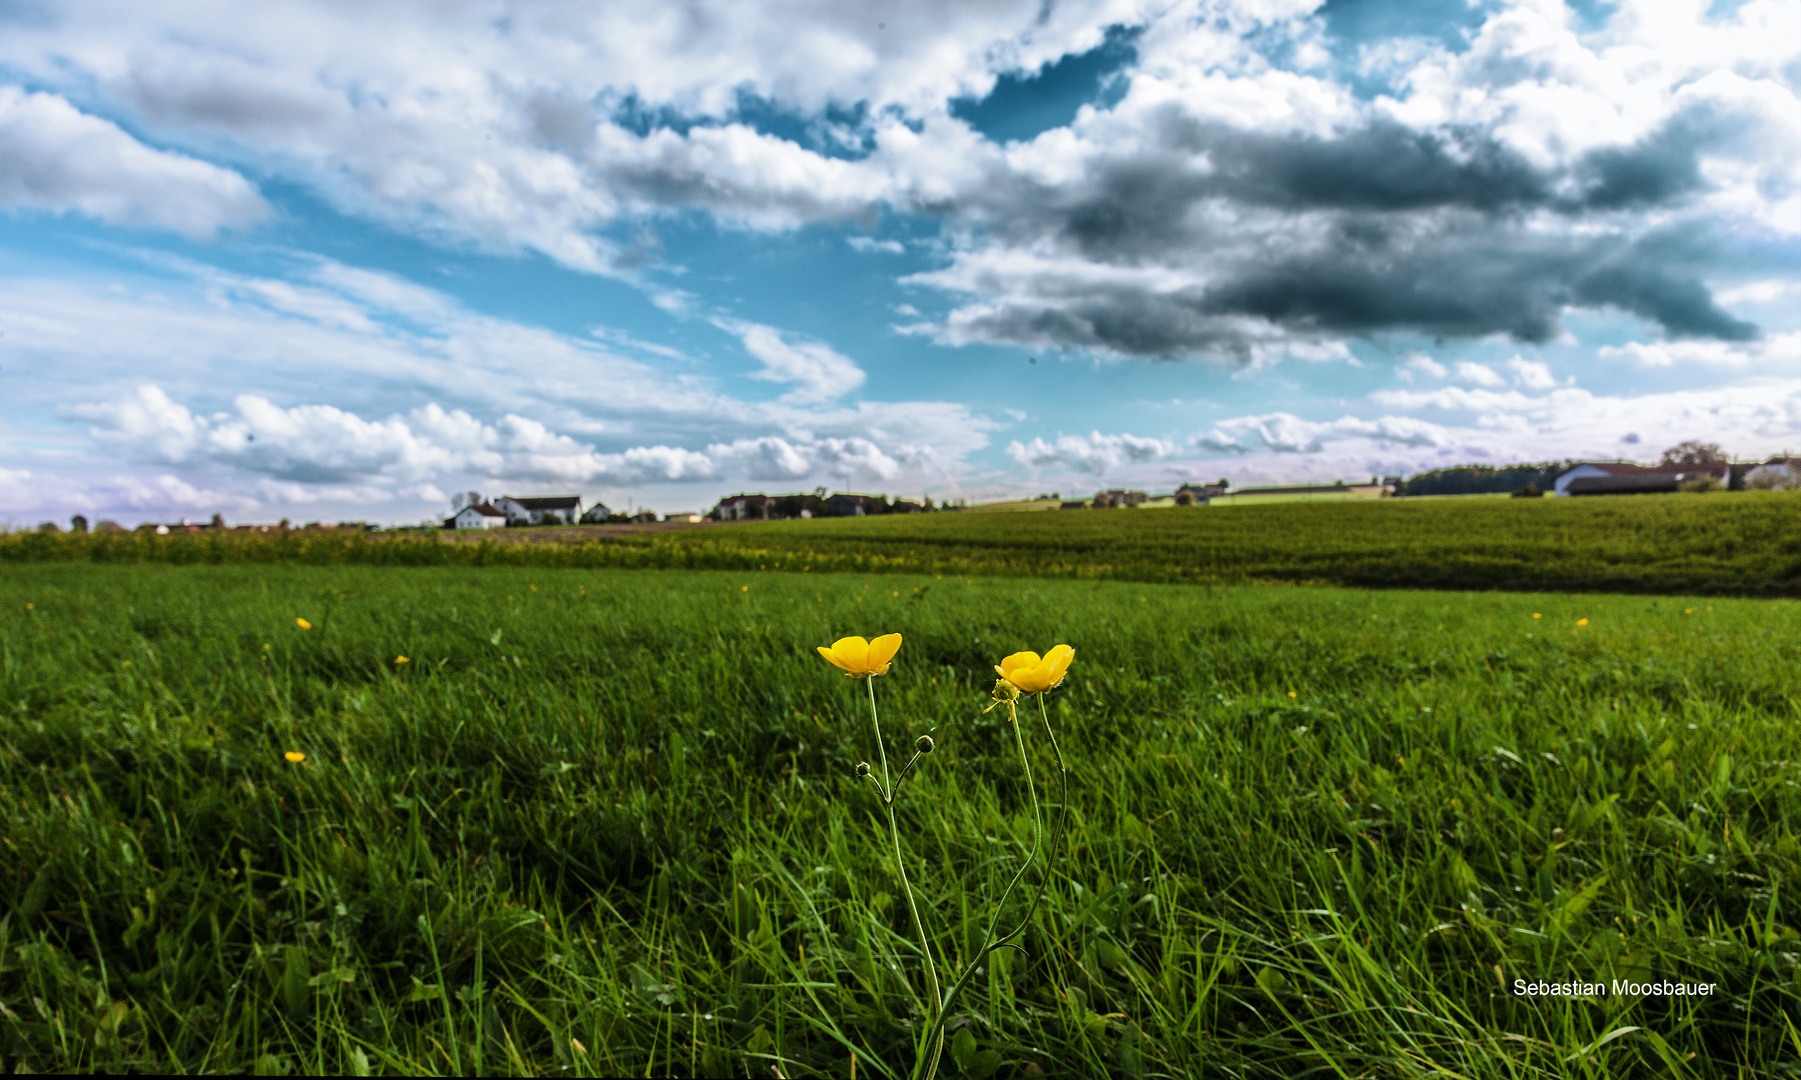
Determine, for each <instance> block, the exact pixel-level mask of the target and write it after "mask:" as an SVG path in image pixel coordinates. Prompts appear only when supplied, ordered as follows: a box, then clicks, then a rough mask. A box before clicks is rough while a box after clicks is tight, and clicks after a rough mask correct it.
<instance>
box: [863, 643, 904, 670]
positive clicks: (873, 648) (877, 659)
mask: <svg viewBox="0 0 1801 1080" xmlns="http://www.w3.org/2000/svg"><path fill="white" fill-rule="evenodd" d="M900 647H901V636H900V635H899V634H883V635H882V636H881V637H879V638H876V639H875V640H874V641H872V642H870V643H869V661H868V663H869V670H870V671H872V672H873V673H875V674H877V675H884V674H886V673H887V671H888V661H890V660H892V659H894V654H895V653H897V652H899V651H900Z"/></svg>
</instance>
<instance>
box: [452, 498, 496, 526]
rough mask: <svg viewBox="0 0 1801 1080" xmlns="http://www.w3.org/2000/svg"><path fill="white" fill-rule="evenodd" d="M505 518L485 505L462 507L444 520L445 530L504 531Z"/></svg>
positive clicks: (476, 504) (477, 504) (475, 504)
mask: <svg viewBox="0 0 1801 1080" xmlns="http://www.w3.org/2000/svg"><path fill="white" fill-rule="evenodd" d="M506 524H507V516H506V515H505V514H503V513H501V512H500V511H499V510H497V509H495V508H494V507H492V506H489V505H488V504H487V503H474V504H471V505H469V506H465V507H463V508H462V509H461V510H458V511H457V512H456V513H455V514H453V515H451V516H450V517H447V518H445V519H444V527H445V528H446V529H504V528H506Z"/></svg>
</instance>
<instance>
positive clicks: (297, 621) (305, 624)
mask: <svg viewBox="0 0 1801 1080" xmlns="http://www.w3.org/2000/svg"><path fill="white" fill-rule="evenodd" d="M294 625H295V626H298V627H300V628H301V629H302V630H311V629H312V628H313V624H312V623H310V622H307V621H306V620H305V619H295V620H294Z"/></svg>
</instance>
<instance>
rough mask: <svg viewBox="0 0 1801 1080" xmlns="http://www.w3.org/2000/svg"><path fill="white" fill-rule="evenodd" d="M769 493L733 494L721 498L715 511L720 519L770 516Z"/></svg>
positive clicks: (753, 518) (750, 519)
mask: <svg viewBox="0 0 1801 1080" xmlns="http://www.w3.org/2000/svg"><path fill="white" fill-rule="evenodd" d="M769 503H770V498H769V496H767V495H732V496H730V497H728V498H724V499H720V500H719V505H717V506H715V507H714V508H713V512H714V513H715V514H717V515H719V520H720V521H756V520H761V519H763V518H766V517H768V516H769Z"/></svg>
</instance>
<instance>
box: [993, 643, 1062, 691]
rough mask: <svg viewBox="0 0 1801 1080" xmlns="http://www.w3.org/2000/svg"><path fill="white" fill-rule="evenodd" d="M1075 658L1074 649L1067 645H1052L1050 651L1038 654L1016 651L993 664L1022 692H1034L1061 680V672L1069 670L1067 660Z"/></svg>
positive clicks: (1054, 684) (995, 668)
mask: <svg viewBox="0 0 1801 1080" xmlns="http://www.w3.org/2000/svg"><path fill="white" fill-rule="evenodd" d="M1075 658H1076V651H1075V650H1074V649H1072V648H1070V647H1069V646H1068V645H1057V646H1054V647H1053V648H1052V649H1051V651H1050V652H1048V653H1045V654H1044V655H1043V656H1039V655H1038V654H1037V653H1035V652H1016V653H1014V654H1013V655H1012V656H1009V657H1007V658H1006V659H1005V660H1002V661H1001V662H1000V663H998V664H996V665H995V666H994V670H995V671H997V672H999V673H1000V677H1001V678H1003V679H1005V680H1007V681H1008V682H1010V683H1012V684H1013V685H1014V686H1017V687H1019V692H1020V693H1022V694H1036V693H1040V692H1042V691H1045V690H1049V689H1050V688H1051V687H1053V686H1056V685H1057V684H1058V683H1060V682H1062V681H1063V674H1064V673H1065V672H1067V671H1068V670H1069V662H1070V661H1071V660H1074V659H1075Z"/></svg>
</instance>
